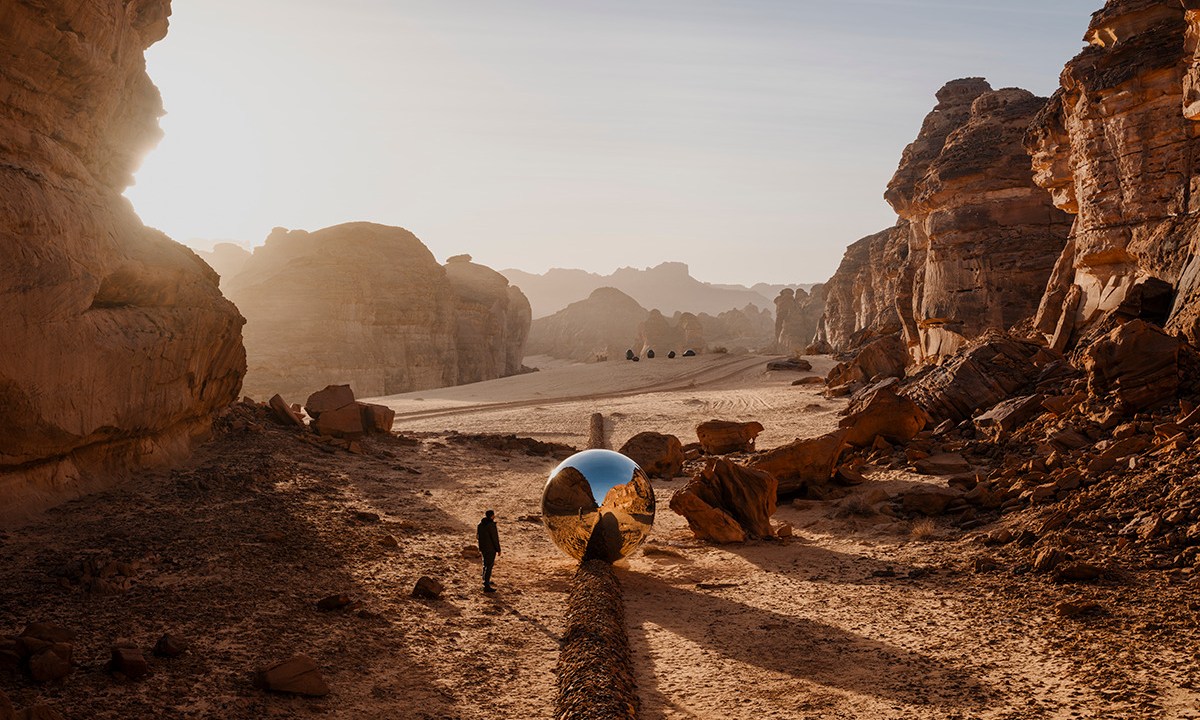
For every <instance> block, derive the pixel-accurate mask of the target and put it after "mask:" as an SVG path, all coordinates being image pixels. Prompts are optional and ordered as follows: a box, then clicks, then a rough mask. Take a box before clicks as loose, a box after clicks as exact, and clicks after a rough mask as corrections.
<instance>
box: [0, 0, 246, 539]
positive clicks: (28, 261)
mask: <svg viewBox="0 0 1200 720" xmlns="http://www.w3.org/2000/svg"><path fill="white" fill-rule="evenodd" d="M169 14H170V3H169V2H168V0H138V1H135V2H129V0H94V1H92V2H86V3H80V2H64V1H62V0H47V1H46V2H37V3H28V2H7V3H3V4H2V5H0V37H3V38H4V40H3V42H2V43H0V237H3V238H4V240H3V242H0V305H2V306H3V307H4V310H5V311H4V312H3V313H0V336H2V337H3V338H4V352H3V353H0V518H12V517H14V516H16V515H18V514H23V513H25V512H28V511H32V510H35V509H37V508H39V507H44V506H46V505H49V504H52V503H53V502H55V501H57V500H60V499H62V497H64V496H65V495H67V494H72V493H76V492H80V491H84V490H87V489H90V488H94V487H98V486H101V485H103V484H104V483H105V482H109V481H111V480H113V479H114V478H117V477H119V476H121V475H122V474H123V473H124V472H125V471H127V470H129V469H131V468H134V467H141V466H147V465H151V464H157V463H163V462H167V461H171V460H173V459H177V458H179V457H180V456H182V455H183V454H185V453H186V452H187V450H188V449H189V444H190V441H191V440H192V439H194V438H195V437H197V436H200V435H203V434H204V433H206V432H207V430H208V428H209V425H210V422H211V416H212V413H213V412H214V410H216V409H217V408H220V407H222V406H224V405H227V404H228V403H229V402H230V401H232V400H233V399H235V397H236V395H237V392H238V387H239V385H240V383H241V379H242V374H243V372H244V370H245V359H244V353H243V349H242V343H241V338H240V328H241V324H242V319H241V317H240V316H239V315H238V312H237V310H236V308H234V306H233V305H232V304H231V303H229V302H228V301H226V300H225V299H224V298H222V297H221V293H220V291H219V290H218V289H217V276H216V274H215V273H214V272H213V271H212V270H211V269H210V268H209V267H208V266H207V265H205V264H204V263H203V262H202V261H201V260H200V259H199V258H198V257H196V255H195V254H194V253H193V252H191V251H190V250H188V249H187V248H185V247H183V246H182V245H179V244H177V243H175V242H172V241H171V240H170V239H169V238H167V237H166V236H165V235H163V234H162V233H160V232H157V231H154V230H151V229H148V228H146V227H145V226H143V225H142V223H141V221H140V220H139V219H138V217H137V215H136V214H134V212H133V209H132V207H131V206H130V204H129V202H128V201H126V200H125V199H124V198H123V197H121V192H122V191H123V190H124V188H125V187H127V186H128V185H129V184H130V182H131V181H132V174H133V171H134V169H135V168H136V166H137V163H138V160H139V158H140V157H141V156H142V154H144V153H145V152H146V151H147V149H148V148H149V147H150V146H152V145H153V144H154V143H155V142H156V141H157V139H158V138H159V136H160V130H159V128H158V117H159V116H160V115H162V113H163V109H162V103H161V99H160V97H159V94H158V90H157V89H156V88H155V87H154V84H153V83H152V82H151V81H150V78H149V76H147V74H146V69H145V67H146V66H145V60H144V51H145V49H146V48H147V47H149V46H150V45H151V44H153V43H154V42H156V41H158V40H160V39H162V38H163V37H164V36H165V34H166V31H167V17H168V15H169Z"/></svg>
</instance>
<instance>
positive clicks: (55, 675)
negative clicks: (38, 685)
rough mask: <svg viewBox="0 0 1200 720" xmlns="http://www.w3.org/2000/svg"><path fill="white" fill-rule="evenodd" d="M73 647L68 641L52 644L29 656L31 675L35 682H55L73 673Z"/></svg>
mask: <svg viewBox="0 0 1200 720" xmlns="http://www.w3.org/2000/svg"><path fill="white" fill-rule="evenodd" d="M71 654H72V648H71V646H70V645H68V644H66V643H57V644H55V645H52V646H50V647H48V648H46V649H44V650H42V651H40V652H38V653H37V654H36V655H33V656H32V657H30V658H29V675H30V677H32V678H33V680H34V682H53V681H55V680H61V679H63V678H65V677H66V676H67V675H69V674H70V673H71Z"/></svg>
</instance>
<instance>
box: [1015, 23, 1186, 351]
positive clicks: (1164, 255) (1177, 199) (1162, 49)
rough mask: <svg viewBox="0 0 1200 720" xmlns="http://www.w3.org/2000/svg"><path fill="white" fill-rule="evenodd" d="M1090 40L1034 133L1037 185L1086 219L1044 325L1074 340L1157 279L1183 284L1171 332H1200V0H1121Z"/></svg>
mask: <svg viewBox="0 0 1200 720" xmlns="http://www.w3.org/2000/svg"><path fill="white" fill-rule="evenodd" d="M1084 40H1085V41H1086V42H1087V43H1088V47H1087V48H1085V49H1084V50H1083V51H1082V52H1080V53H1079V55H1077V56H1076V57H1075V58H1074V59H1073V60H1071V61H1070V62H1069V63H1067V66H1066V68H1065V69H1064V70H1063V72H1062V75H1061V87H1060V88H1059V90H1058V91H1057V92H1055V94H1054V96H1053V97H1052V98H1051V100H1050V103H1049V104H1048V105H1047V106H1046V108H1045V110H1044V111H1043V112H1042V113H1041V114H1040V115H1039V116H1038V117H1037V120H1036V122H1035V123H1034V124H1033V126H1032V127H1031V128H1030V130H1029V133H1028V135H1027V138H1026V146H1027V147H1028V149H1029V152H1030V153H1031V154H1032V156H1033V166H1034V170H1035V172H1036V175H1035V178H1036V181H1037V182H1038V184H1039V185H1041V186H1042V187H1043V188H1045V189H1046V190H1048V191H1049V192H1050V193H1051V195H1052V197H1053V198H1054V202H1055V204H1056V205H1057V206H1058V207H1059V208H1062V209H1063V210H1065V211H1067V212H1069V213H1072V214H1074V215H1075V220H1074V226H1073V228H1072V232H1071V241H1070V243H1069V244H1068V246H1067V247H1066V248H1065V249H1064V251H1063V253H1062V255H1061V257H1060V258H1059V261H1058V264H1057V266H1056V267H1055V270H1054V276H1053V278H1052V279H1051V281H1050V283H1049V285H1048V286H1047V288H1046V293H1045V297H1044V298H1043V300H1042V303H1041V307H1040V308H1039V311H1038V315H1037V320H1036V326H1037V328H1038V329H1039V330H1041V331H1042V332H1043V333H1045V334H1046V336H1047V337H1048V338H1050V339H1051V340H1052V341H1053V342H1054V344H1055V345H1056V346H1058V347H1060V348H1062V347H1067V346H1068V345H1069V341H1070V336H1071V333H1072V331H1073V330H1076V331H1078V330H1081V329H1082V328H1083V326H1085V325H1087V324H1088V323H1091V322H1094V321H1095V320H1096V319H1097V318H1099V317H1101V316H1102V315H1104V314H1105V313H1107V312H1109V311H1111V310H1115V309H1116V308H1118V307H1119V306H1120V305H1121V304H1122V303H1123V302H1125V300H1126V298H1127V296H1128V295H1129V294H1130V292H1131V290H1132V288H1134V287H1135V286H1137V285H1139V284H1140V283H1144V282H1145V281H1146V280H1147V279H1157V280H1158V281H1162V282H1165V283H1168V284H1170V285H1171V286H1172V287H1173V288H1174V289H1176V290H1177V291H1178V296H1177V298H1176V299H1175V302H1174V306H1173V307H1172V309H1171V311H1170V318H1169V320H1168V328H1169V329H1172V330H1178V331H1181V332H1183V333H1184V334H1186V335H1187V337H1189V338H1190V339H1191V340H1192V341H1196V340H1200V260H1197V257H1198V254H1197V247H1196V244H1197V242H1198V233H1197V225H1198V224H1200V223H1198V217H1200V216H1198V215H1197V209H1198V208H1200V201H1197V200H1196V199H1195V195H1196V194H1197V193H1196V191H1197V189H1200V185H1198V183H1197V175H1198V172H1197V165H1198V163H1200V125H1197V123H1196V122H1195V120H1198V119H1200V103H1198V102H1197V98H1198V97H1200V93H1198V92H1197V88H1198V87H1200V83H1198V78H1200V69H1198V68H1200V63H1198V62H1197V58H1196V56H1195V53H1196V51H1197V46H1198V44H1200V43H1198V40H1200V5H1198V4H1197V3H1196V2H1194V0H1185V1H1184V2H1182V3H1181V2H1178V1H1176V0H1157V1H1154V0H1110V2H1108V3H1107V4H1106V5H1105V6H1104V8H1103V9H1102V10H1100V11H1099V12H1097V13H1095V14H1094V15H1093V16H1092V21H1091V24H1090V26H1089V27H1088V30H1087V34H1086V36H1085V38H1084ZM1148 319H1153V318H1148Z"/></svg>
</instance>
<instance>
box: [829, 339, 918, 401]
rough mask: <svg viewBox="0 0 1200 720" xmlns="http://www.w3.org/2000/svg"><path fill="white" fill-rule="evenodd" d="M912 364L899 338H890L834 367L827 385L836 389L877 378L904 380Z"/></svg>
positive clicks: (879, 340) (881, 340) (902, 341)
mask: <svg viewBox="0 0 1200 720" xmlns="http://www.w3.org/2000/svg"><path fill="white" fill-rule="evenodd" d="M911 362H912V358H911V357H909V354H908V350H907V348H906V347H905V345H904V340H902V339H901V338H900V336H899V335H888V336H886V337H881V338H879V339H877V340H873V341H871V342H870V343H868V344H866V345H865V346H863V347H862V348H861V349H860V350H859V351H858V352H857V354H855V356H854V358H853V359H851V360H848V361H846V362H843V363H839V364H838V365H835V366H834V368H833V369H832V370H830V371H829V374H828V375H827V376H826V377H825V383H826V384H827V385H829V387H831V388H833V387H839V386H842V385H851V384H854V383H865V382H868V381H870V380H873V379H876V378H889V377H897V378H899V377H904V373H905V368H907V367H908V365H909V363H911Z"/></svg>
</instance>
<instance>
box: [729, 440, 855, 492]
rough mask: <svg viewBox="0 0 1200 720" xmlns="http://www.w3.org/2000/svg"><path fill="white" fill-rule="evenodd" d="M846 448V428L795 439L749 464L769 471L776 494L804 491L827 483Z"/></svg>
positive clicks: (756, 468)
mask: <svg viewBox="0 0 1200 720" xmlns="http://www.w3.org/2000/svg"><path fill="white" fill-rule="evenodd" d="M845 449H846V431H845V430H838V431H835V432H831V433H827V434H825V435H821V436H820V437H815V438H804V439H802V440H796V441H795V442H792V443H789V444H787V445H784V446H782V447H778V448H775V449H773V450H768V451H767V452H765V453H762V454H761V455H759V456H758V457H757V458H755V459H754V461H753V462H752V463H751V464H750V467H752V468H754V469H755V470H761V471H763V472H766V473H770V474H771V475H772V476H773V477H774V478H775V480H776V489H777V491H778V493H779V494H780V496H787V495H793V494H796V493H799V492H802V491H804V490H805V489H807V488H808V486H809V485H810V484H813V483H827V482H829V480H830V478H832V477H833V473H834V470H835V469H836V468H837V465H838V461H839V460H840V459H841V457H842V453H843V452H844V451H845Z"/></svg>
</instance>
